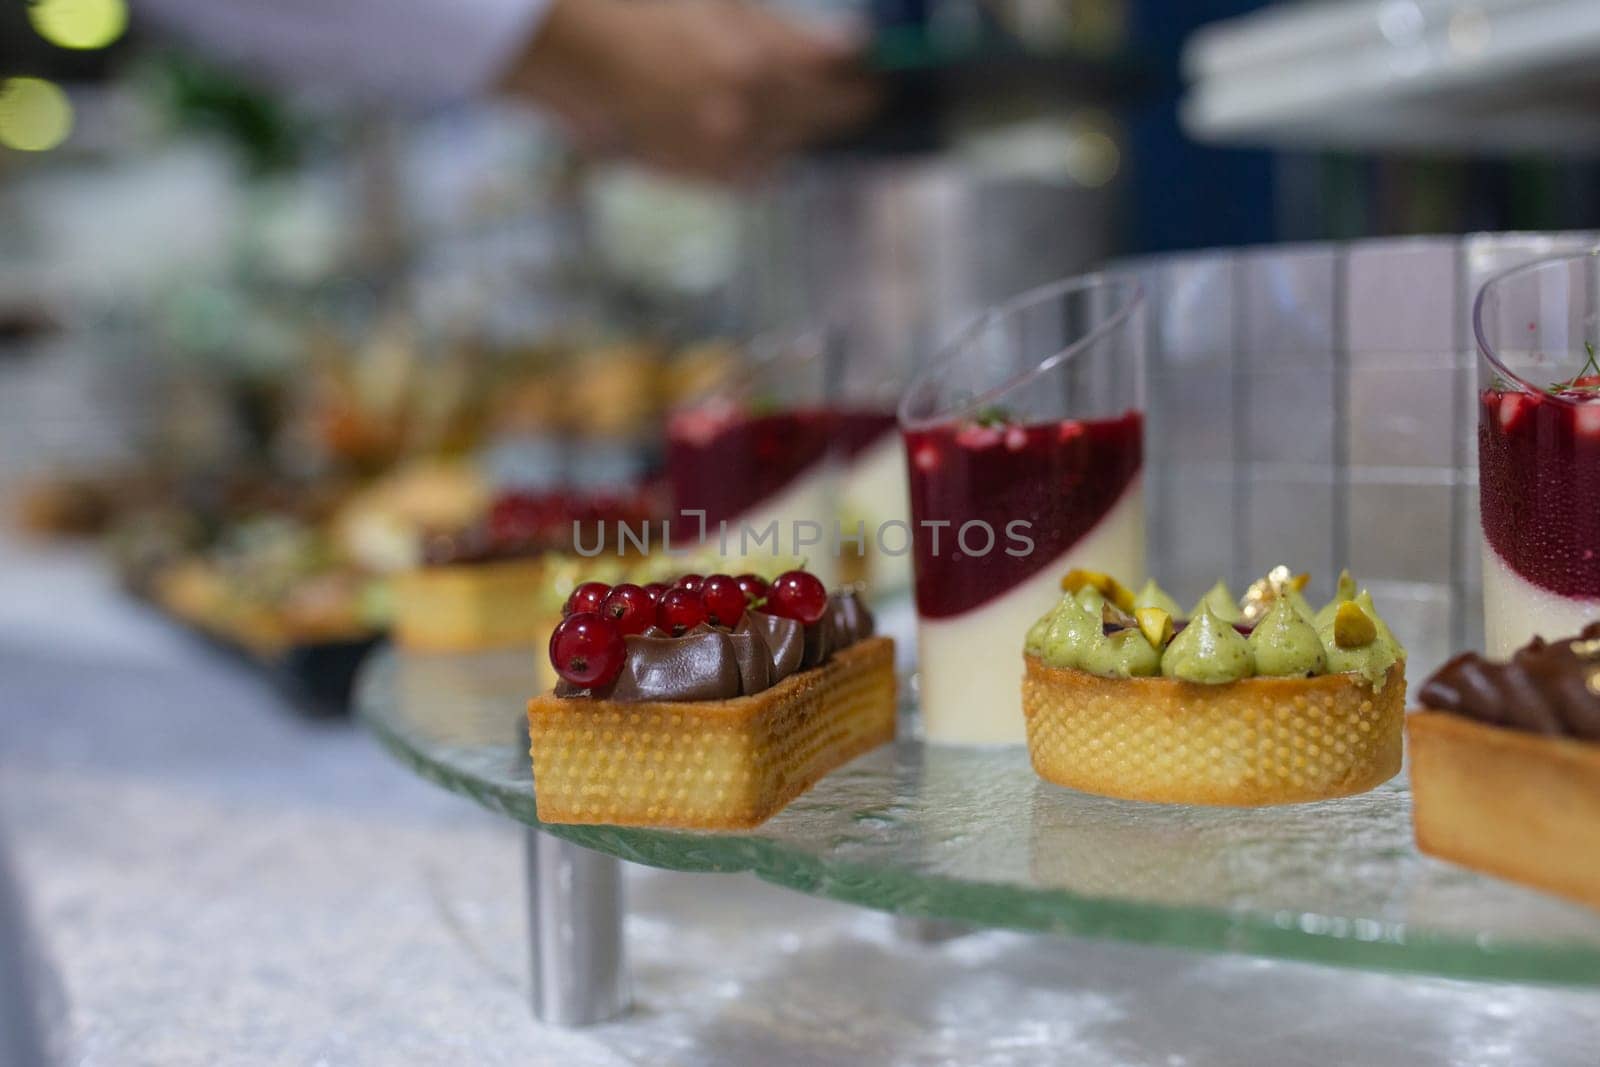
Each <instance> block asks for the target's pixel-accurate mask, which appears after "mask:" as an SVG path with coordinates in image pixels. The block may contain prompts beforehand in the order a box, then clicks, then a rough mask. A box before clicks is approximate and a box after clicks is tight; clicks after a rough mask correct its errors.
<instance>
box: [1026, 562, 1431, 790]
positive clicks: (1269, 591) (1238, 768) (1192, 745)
mask: <svg viewBox="0 0 1600 1067" xmlns="http://www.w3.org/2000/svg"><path fill="white" fill-rule="evenodd" d="M1305 581H1306V579H1305V576H1303V575H1302V576H1299V577H1294V576H1291V575H1290V573H1289V571H1288V570H1287V568H1283V567H1279V568H1276V569H1274V570H1273V572H1272V573H1271V574H1269V575H1268V576H1267V577H1266V578H1264V579H1262V580H1261V581H1259V582H1257V583H1255V584H1254V585H1252V586H1251V587H1250V592H1249V593H1248V594H1247V595H1246V597H1245V600H1244V602H1243V605H1242V606H1241V605H1239V604H1236V603H1235V602H1234V600H1233V597H1232V595H1231V594H1230V593H1229V592H1228V591H1227V588H1226V586H1225V585H1223V583H1221V582H1218V583H1217V585H1216V586H1214V587H1213V588H1212V590H1211V591H1210V592H1209V593H1207V594H1206V595H1205V596H1204V597H1202V598H1201V600H1200V602H1199V603H1198V604H1196V605H1195V608H1194V610H1193V611H1191V612H1190V613H1189V618H1188V619H1187V621H1174V615H1175V614H1176V613H1177V612H1176V610H1175V609H1176V608H1177V605H1176V604H1175V603H1174V602H1173V601H1172V599H1171V598H1170V597H1169V596H1167V594H1166V593H1164V592H1162V591H1161V589H1160V587H1158V586H1156V585H1155V584H1154V583H1153V582H1151V583H1148V584H1146V586H1145V587H1144V589H1143V590H1141V591H1140V592H1139V593H1138V594H1134V593H1132V592H1131V591H1129V590H1128V589H1126V588H1125V587H1123V586H1122V585H1121V584H1120V583H1118V582H1116V581H1115V580H1114V579H1112V578H1110V577H1108V576H1106V575H1103V574H1094V573H1091V572H1086V571H1074V572H1072V573H1070V574H1068V575H1067V577H1066V578H1065V579H1063V583H1062V584H1063V586H1064V588H1065V589H1066V595H1065V596H1064V597H1063V598H1062V601H1061V603H1060V604H1058V605H1057V606H1056V608H1055V609H1053V610H1052V611H1051V612H1050V613H1049V614H1047V615H1046V616H1044V617H1043V618H1041V619H1040V620H1039V621H1038V622H1037V623H1035V624H1034V626H1033V627H1032V628H1031V629H1030V630H1029V631H1028V637H1027V642H1026V650H1025V653H1024V660H1025V673H1024V677H1023V681H1022V705H1023V714H1024V716H1025V718H1026V723H1027V732H1028V750H1029V753H1030V755H1031V756H1032V759H1033V766H1034V770H1036V771H1037V772H1038V774H1039V776H1040V777H1042V778H1044V779H1045V780H1046V781H1049V782H1054V783H1055V784H1057V785H1064V786H1069V787H1071V788H1073V789H1081V790H1083V791H1084V792H1089V793H1098V794H1100V795H1102V796H1110V797H1120V798H1123V799H1128V800H1146V801H1158V802H1165V803H1181V804H1212V805H1225V806H1230V807H1257V806H1262V805H1267V804H1292V803H1298V802H1302V801H1310V800H1325V799H1329V798H1332V797H1339V796H1347V795H1349V794H1352V793H1361V792H1365V791H1366V790H1368V789H1371V788H1373V787H1374V786H1377V785H1379V784H1381V783H1382V782H1384V781H1387V780H1388V779H1389V778H1392V777H1393V776H1394V775H1395V774H1397V773H1398V772H1399V770H1400V750H1401V733H1402V729H1401V721H1402V719H1403V716H1404V708H1405V650H1404V649H1402V648H1401V647H1400V646H1399V644H1397V643H1396V642H1395V640H1394V636H1393V635H1392V634H1391V633H1390V632H1389V629H1388V627H1387V626H1385V625H1384V624H1383V621H1382V620H1381V619H1380V618H1378V615H1377V612H1376V610H1375V609H1374V608H1373V606H1372V599H1371V597H1370V596H1369V595H1368V594H1367V593H1365V592H1362V593H1360V594H1359V595H1358V594H1357V593H1356V589H1355V584H1354V583H1353V582H1352V581H1351V580H1350V577H1349V575H1348V574H1346V575H1343V576H1341V579H1340V583H1339V593H1338V595H1337V596H1336V598H1335V599H1334V600H1333V601H1332V602H1331V603H1330V604H1328V606H1327V607H1325V608H1323V609H1322V610H1321V611H1319V612H1314V611H1312V609H1311V607H1310V606H1309V605H1308V604H1307V603H1306V601H1305V599H1304V597H1303V596H1302V595H1301V592H1300V590H1301V589H1302V588H1303V587H1304V585H1305Z"/></svg>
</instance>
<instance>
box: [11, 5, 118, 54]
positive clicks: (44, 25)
mask: <svg viewBox="0 0 1600 1067" xmlns="http://www.w3.org/2000/svg"><path fill="white" fill-rule="evenodd" d="M28 20H29V21H30V22H32V23H33V28H34V30H35V31H37V32H38V34H39V36H40V37H43V38H44V39H45V40H47V41H49V42H50V43H51V44H53V45H56V46H57V47H59V48H76V49H83V50H87V49H93V48H104V47H106V46H107V45H109V44H111V43H112V42H113V41H115V40H116V39H117V38H119V37H121V36H122V34H123V31H125V30H126V29H127V28H128V6H127V4H126V3H125V2H124V0H33V2H32V3H30V4H29V5H28Z"/></svg>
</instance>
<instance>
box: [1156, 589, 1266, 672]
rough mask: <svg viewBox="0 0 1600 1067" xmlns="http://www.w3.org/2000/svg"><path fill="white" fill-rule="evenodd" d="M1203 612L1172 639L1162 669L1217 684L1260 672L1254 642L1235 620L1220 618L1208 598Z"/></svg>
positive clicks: (1201, 609)
mask: <svg viewBox="0 0 1600 1067" xmlns="http://www.w3.org/2000/svg"><path fill="white" fill-rule="evenodd" d="M1199 608H1200V612H1199V614H1197V615H1196V616H1195V617H1194V618H1192V619H1190V620H1189V625H1187V626H1185V627H1184V628H1183V632H1182V633H1180V634H1178V636H1177V637H1174V638H1173V639H1172V643H1171V644H1169V645H1167V650H1166V652H1164V653H1163V654H1162V656H1161V673H1162V674H1163V675H1164V676H1166V677H1168V678H1177V679H1179V680H1181V681H1185V682H1203V683H1205V684H1207V685H1216V684H1219V683H1221V682H1236V681H1238V680H1239V679H1240V678H1248V677H1250V676H1251V675H1252V674H1254V673H1255V672H1256V658H1255V655H1254V653H1252V652H1251V651H1250V643H1249V642H1248V641H1246V640H1245V639H1244V635H1243V634H1241V633H1240V632H1239V631H1238V630H1235V629H1234V628H1233V624H1232V623H1230V622H1225V621H1224V620H1222V619H1219V618H1217V617H1216V616H1215V615H1213V614H1212V613H1211V607H1210V605H1209V604H1207V603H1206V602H1205V601H1204V600H1202V601H1201V602H1200V604H1199Z"/></svg>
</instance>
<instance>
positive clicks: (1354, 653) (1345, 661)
mask: <svg viewBox="0 0 1600 1067" xmlns="http://www.w3.org/2000/svg"><path fill="white" fill-rule="evenodd" d="M1354 603H1355V604H1356V606H1357V607H1359V608H1360V609H1361V610H1362V611H1363V612H1364V613H1365V614H1366V616H1367V618H1369V619H1371V620H1372V625H1373V629H1374V630H1375V631H1376V636H1374V637H1373V638H1372V640H1371V641H1368V642H1367V643H1366V644H1363V645H1358V646H1356V647H1353V648H1350V647H1344V646H1341V645H1340V644H1339V641H1338V633H1337V631H1338V622H1337V620H1336V619H1335V621H1331V622H1329V623H1328V624H1327V625H1326V626H1323V627H1322V628H1321V629H1319V630H1318V631H1317V636H1318V637H1319V638H1321V639H1322V647H1323V648H1324V649H1326V650H1327V653H1328V670H1329V672H1331V673H1333V674H1345V673H1351V674H1359V675H1361V677H1363V678H1365V679H1366V680H1367V684H1368V685H1370V686H1372V688H1373V691H1374V692H1377V691H1381V690H1382V689H1383V684H1384V682H1386V681H1387V680H1388V678H1389V668H1390V667H1393V666H1394V665H1395V663H1396V662H1397V661H1399V660H1400V659H1401V658H1402V657H1403V656H1404V655H1405V649H1403V648H1401V647H1400V643H1399V642H1398V641H1396V640H1395V639H1394V634H1393V633H1391V632H1390V630H1389V627H1388V626H1387V625H1386V624H1385V623H1384V621H1383V620H1382V619H1381V618H1379V617H1378V613H1377V611H1376V610H1374V609H1373V607H1372V597H1371V596H1370V595H1369V594H1368V593H1367V591H1366V590H1364V589H1363V590H1362V591H1361V595H1360V596H1358V597H1356V598H1355V601H1354Z"/></svg>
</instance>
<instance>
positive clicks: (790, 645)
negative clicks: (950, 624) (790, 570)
mask: <svg viewBox="0 0 1600 1067" xmlns="http://www.w3.org/2000/svg"><path fill="white" fill-rule="evenodd" d="M872 633H873V618H872V613H871V612H869V611H868V610H867V607H866V605H865V604H863V603H862V602H861V598H860V597H859V596H858V595H857V594H856V593H854V592H844V593H835V594H833V595H832V596H830V597H828V607H827V610H826V612H825V613H824V614H823V616H822V618H820V619H818V620H817V621H816V622H814V623H812V624H811V625H809V626H806V625H802V624H801V623H799V622H797V621H795V620H794V619H785V618H781V617H779V616H777V615H768V614H767V613H766V612H763V611H755V610H751V611H746V612H745V613H744V618H742V619H740V620H739V624H738V625H737V626H735V627H734V628H733V629H731V630H725V629H721V628H719V627H714V626H709V625H707V624H705V623H701V624H700V625H699V626H696V627H695V628H694V629H692V630H690V631H689V632H687V633H685V634H681V635H679V636H677V637H674V636H672V635H670V634H668V633H667V632H666V631H665V630H663V629H661V628H660V627H655V626H652V627H651V628H650V629H648V630H646V631H645V632H644V633H642V634H635V635H631V636H629V637H626V638H624V639H623V642H624V644H625V645H626V646H627V658H626V659H625V660H624V661H623V665H622V673H621V674H619V675H617V678H616V681H614V682H612V683H611V684H610V685H609V686H607V687H606V688H604V689H597V690H590V689H579V688H578V687H576V686H572V685H569V684H567V683H566V682H561V683H559V684H557V686H556V690H555V692H556V696H558V697H595V698H598V699H602V700H616V701H621V702H624V703H633V702H638V701H645V700H729V699H731V698H733V697H737V696H748V695H750V694H752V693H759V692H762V691H763V690H766V689H770V688H772V687H773V686H775V685H777V684H778V683H779V682H781V681H783V680H784V679H785V678H787V677H789V676H790V675H791V674H794V673H795V672H796V671H801V670H806V669H808V668H811V667H815V666H818V665H819V664H822V663H824V662H826V661H827V659H828V658H829V657H830V656H832V655H833V654H834V653H835V652H838V651H840V650H842V649H845V648H848V647H850V646H851V645H853V644H855V643H856V642H857V641H861V640H863V639H865V638H868V637H871V636H872Z"/></svg>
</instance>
